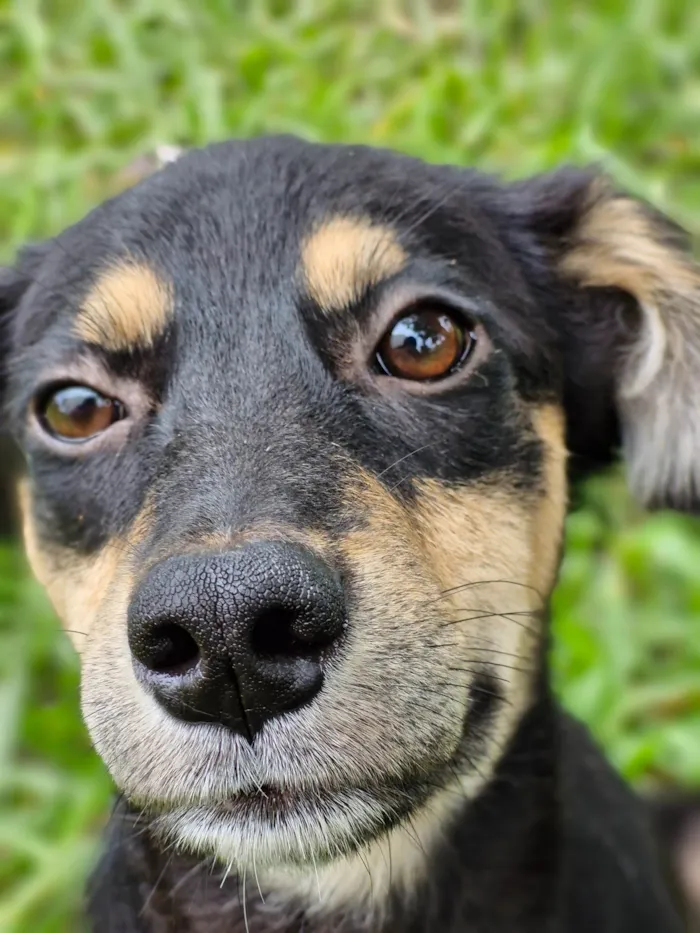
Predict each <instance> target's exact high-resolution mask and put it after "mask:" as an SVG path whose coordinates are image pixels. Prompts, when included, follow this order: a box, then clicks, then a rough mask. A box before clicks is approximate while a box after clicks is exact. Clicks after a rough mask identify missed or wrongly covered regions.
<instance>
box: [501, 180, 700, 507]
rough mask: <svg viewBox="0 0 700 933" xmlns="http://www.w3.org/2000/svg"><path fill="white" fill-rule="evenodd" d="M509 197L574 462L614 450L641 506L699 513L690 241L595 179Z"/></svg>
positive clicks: (695, 312)
mask: <svg viewBox="0 0 700 933" xmlns="http://www.w3.org/2000/svg"><path fill="white" fill-rule="evenodd" d="M510 193H511V194H512V195H514V196H515V197H514V202H512V207H511V216H513V218H514V220H515V222H516V228H517V227H520V230H521V234H522V235H523V236H524V235H525V232H526V231H527V232H528V233H529V234H530V236H531V238H530V239H529V241H528V242H529V243H530V244H531V245H530V246H529V248H530V250H531V251H533V257H532V258H533V261H534V263H535V265H537V264H539V266H540V268H542V270H543V273H544V268H545V267H546V269H547V276H548V280H549V282H550V283H553V285H552V288H553V292H554V295H555V296H556V300H555V301H554V302H553V303H552V310H551V314H552V318H553V323H554V326H555V328H556V330H557V332H558V333H559V335H560V340H561V347H562V352H563V366H564V381H565V407H566V409H567V416H568V421H569V445H570V448H571V450H572V453H573V454H574V456H576V455H578V456H579V457H582V458H584V459H589V460H596V459H598V460H601V459H602V460H604V459H606V456H607V455H608V454H610V453H611V452H612V451H613V449H614V448H615V446H616V444H618V442H619V443H620V444H621V447H622V452H623V456H624V459H625V461H626V465H627V472H628V477H629V482H630V486H631V488H632V491H633V492H634V494H635V495H636V496H637V497H638V498H639V499H640V500H641V501H642V502H643V503H644V504H646V505H649V506H657V507H658V506H664V505H669V506H673V507H676V508H690V509H697V508H698V506H700V265H698V264H697V263H696V262H695V261H694V260H693V258H692V256H691V253H690V246H689V241H688V237H687V235H686V234H685V232H684V231H683V230H681V229H680V228H679V227H678V226H677V225H676V224H674V223H673V222H672V221H670V220H669V219H668V218H667V217H665V216H663V215H662V214H660V213H659V212H658V211H657V210H655V209H654V208H652V207H651V206H649V205H648V204H646V203H645V202H643V201H641V200H638V199H636V198H634V197H631V196H629V195H627V194H624V193H621V192H619V191H617V190H616V189H615V188H614V186H613V185H612V184H611V182H610V181H609V180H608V179H607V178H605V177H604V176H601V175H599V174H597V173H595V172H587V171H579V170H575V169H565V170H562V171H559V172H555V173H553V174H551V175H547V176H541V177H539V178H536V179H534V180H531V181H529V182H523V183H520V184H517V185H515V186H513V188H512V190H511V192H510ZM533 244H534V245H533ZM549 276H551V278H549Z"/></svg>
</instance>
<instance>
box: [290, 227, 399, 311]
mask: <svg viewBox="0 0 700 933" xmlns="http://www.w3.org/2000/svg"><path fill="white" fill-rule="evenodd" d="M406 258H407V257H406V253H405V251H404V249H403V247H402V246H401V245H400V243H399V242H398V240H397V239H396V234H395V233H394V231H393V230H391V229H390V228H389V227H386V226H383V225H380V224H373V223H372V222H371V221H370V220H369V219H368V218H363V217H357V218H353V217H332V218H331V219H330V220H327V221H326V222H325V223H323V224H322V225H321V226H320V227H319V228H318V229H317V230H315V231H314V232H313V233H312V234H311V235H310V236H309V237H307V239H306V240H305V241H304V243H303V244H302V249H301V273H302V277H303V281H304V285H305V287H306V289H307V291H308V293H309V295H310V296H311V298H313V300H314V301H315V302H316V303H317V304H318V305H319V307H320V308H321V309H322V310H323V311H326V312H331V311H334V310H340V309H342V308H346V307H347V306H348V305H349V304H351V303H352V301H353V300H356V299H357V298H358V297H359V296H360V295H361V294H362V292H363V291H364V289H366V288H368V287H370V286H372V285H376V284H377V283H378V282H380V281H381V280H382V279H385V278H388V277H389V276H391V275H395V274H396V273H397V272H399V271H400V270H401V269H402V268H403V266H404V265H405V263H406Z"/></svg>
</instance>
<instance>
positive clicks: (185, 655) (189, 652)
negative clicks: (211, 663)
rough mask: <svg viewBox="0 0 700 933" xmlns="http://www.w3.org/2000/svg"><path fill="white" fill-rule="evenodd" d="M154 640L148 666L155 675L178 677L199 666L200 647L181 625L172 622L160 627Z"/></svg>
mask: <svg viewBox="0 0 700 933" xmlns="http://www.w3.org/2000/svg"><path fill="white" fill-rule="evenodd" d="M152 639H153V640H152V643H151V645H149V649H150V650H149V657H148V661H147V666H148V667H149V668H150V669H151V670H152V671H154V672H155V673H157V674H170V675H172V676H177V675H179V674H186V673H187V672H188V671H191V670H193V669H194V668H195V667H196V666H197V664H198V662H199V658H200V651H199V645H198V644H197V642H196V641H195V640H194V638H192V636H191V635H190V633H189V632H187V631H186V630H185V629H184V628H182V626H181V625H176V624H175V623H172V622H169V623H165V624H163V625H159V626H157V627H156V628H155V630H154V631H153V635H152Z"/></svg>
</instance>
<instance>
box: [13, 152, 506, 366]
mask: <svg viewBox="0 0 700 933" xmlns="http://www.w3.org/2000/svg"><path fill="white" fill-rule="evenodd" d="M496 191H497V186H496V185H495V184H494V183H492V182H491V181H490V179H488V178H485V177H483V176H481V175H479V174H477V173H470V172H466V171H463V170H457V169H454V168H450V167H446V166H435V165H430V164H428V163H423V162H421V161H419V160H417V159H413V158H410V157H408V156H403V155H400V154H397V153H393V152H389V151H384V150H376V149H370V148H364V147H350V146H330V145H318V144H309V143H305V142H302V141H300V140H297V139H294V138H287V137H278V138H266V139H261V140H250V141H233V142H226V143H221V144H216V145H212V146H209V147H207V148H206V149H203V150H194V151H192V152H189V153H186V154H185V155H184V156H182V157H181V158H180V159H179V160H178V161H177V162H176V163H174V164H171V165H168V166H167V167H166V168H164V169H163V170H161V171H159V172H157V173H155V174H154V175H153V176H151V177H150V178H148V179H146V180H145V181H143V182H142V183H140V184H138V185H137V186H135V187H134V188H132V189H129V190H128V191H126V192H123V193H122V194H121V195H119V196H117V197H116V198H114V199H112V200H110V201H108V202H106V203H105V204H103V205H101V206H100V207H98V208H96V209H95V210H94V211H92V212H91V214H89V215H88V216H87V217H86V218H84V219H83V220H82V221H80V222H79V223H78V224H76V225H75V226H73V227H72V228H70V229H68V230H67V231H65V232H64V233H63V234H62V235H61V236H60V237H58V238H57V240H56V243H55V247H54V249H53V250H52V252H51V254H50V257H49V260H48V261H47V263H46V265H45V267H44V268H43V269H42V271H41V282H40V290H41V296H40V300H39V301H30V304H31V309H32V313H31V315H28V317H29V318H30V320H29V321H28V324H29V326H30V328H31V329H34V330H35V331H36V330H38V331H39V332H43V331H44V330H45V324H46V323H50V322H51V321H53V320H56V319H58V326H59V329H65V328H66V327H69V328H70V330H71V332H72V336H73V337H74V338H77V339H78V340H80V341H81V342H87V343H94V344H97V345H99V346H101V347H102V348H104V349H106V350H108V351H122V350H126V351H130V350H132V349H135V348H138V347H145V348H148V347H150V346H152V345H153V344H154V342H155V341H156V339H157V338H158V336H159V335H160V334H162V333H163V332H165V330H166V329H167V327H168V325H169V324H170V323H171V322H173V321H175V322H176V323H177V325H178V327H181V328H184V330H185V332H186V333H187V339H188V341H190V340H191V339H192V338H193V337H194V338H197V337H198V336H199V335H201V333H202V328H205V329H207V328H208V329H210V330H212V331H216V332H217V334H218V335H221V334H224V333H226V332H227V331H230V330H231V329H236V328H240V323H241V320H244V321H245V323H246V328H248V329H250V328H254V329H255V328H259V327H261V326H264V327H266V329H267V331H268V336H269V331H270V329H271V330H273V331H274V330H280V329H281V328H285V327H287V326H288V324H289V323H290V321H291V320H292V319H295V320H297V321H298V320H299V311H300V309H303V308H304V307H308V306H309V305H313V307H314V308H316V309H317V310H320V311H321V312H324V313H325V312H334V316H335V318H336V320H337V319H338V315H340V317H341V319H342V318H343V317H345V316H347V315H348V314H352V313H353V305H354V303H355V302H354V299H357V298H359V297H360V296H361V295H362V294H363V292H365V291H366V289H367V288H368V287H371V286H373V285H376V284H379V283H380V282H382V281H384V280H385V279H387V278H390V277H391V276H393V275H395V274H397V273H399V272H401V271H402V270H403V269H405V268H406V267H407V266H408V265H409V264H410V263H411V262H412V261H414V260H416V259H417V257H422V258H425V257H426V256H428V257H433V258H435V257H437V258H438V259H440V260H441V261H443V262H444V263H445V264H446V267H447V266H449V267H450V269H451V271H450V275H453V274H457V273H460V274H462V275H463V279H464V280H465V281H472V282H476V283H477V286H476V287H477V288H480V289H481V291H482V293H484V294H488V293H489V292H490V293H491V297H492V298H493V299H494V300H495V303H498V300H499V292H500V293H501V294H502V297H503V298H505V299H507V298H508V296H509V295H512V294H513V293H514V292H515V291H517V290H518V285H519V283H518V282H514V281H511V279H512V278H513V275H517V270H516V269H515V267H514V265H513V264H512V263H509V257H508V253H507V250H506V249H505V247H504V244H503V243H502V242H501V241H500V239H499V237H498V235H497V233H496V229H497V224H496V223H494V220H493V216H492V210H493V207H494V201H495V199H494V193H495V192H496ZM496 270H497V271H496ZM489 278H490V279H491V281H490V282H488V281H486V282H485V279H489ZM480 279H481V281H479V280H480ZM35 292H36V290H35ZM34 297H36V294H35V295H34ZM302 316H303V315H302ZM324 316H325V318H326V320H327V319H328V315H327V314H325V315H324V314H322V315H321V323H320V324H319V325H318V326H317V330H319V329H320V330H323V328H324V327H325V324H324V323H323V318H324ZM238 335H239V337H240V336H241V334H240V330H239V331H238Z"/></svg>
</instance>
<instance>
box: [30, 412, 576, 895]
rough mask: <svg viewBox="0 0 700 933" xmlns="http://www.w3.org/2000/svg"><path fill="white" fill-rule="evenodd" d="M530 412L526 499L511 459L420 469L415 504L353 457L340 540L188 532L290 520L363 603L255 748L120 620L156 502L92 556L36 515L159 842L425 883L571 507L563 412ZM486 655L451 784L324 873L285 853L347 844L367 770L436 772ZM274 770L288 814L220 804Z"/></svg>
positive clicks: (236, 539)
mask: <svg viewBox="0 0 700 933" xmlns="http://www.w3.org/2000/svg"><path fill="white" fill-rule="evenodd" d="M526 417H527V418H529V419H530V420H531V423H532V427H531V428H530V430H532V431H533V432H535V433H536V434H537V436H538V437H539V438H540V440H541V441H542V444H543V467H542V488H541V490H540V491H539V492H538V491H534V492H532V493H531V494H529V495H525V496H524V495H523V494H522V493H521V492H519V491H518V490H517V489H516V488H515V486H514V485H513V482H512V479H511V477H509V476H508V475H507V474H504V475H499V476H497V477H494V478H493V480H492V481H489V482H479V483H474V484H469V485H464V486H461V487H460V486H453V485H447V484H442V483H439V482H436V481H431V480H423V481H421V482H419V483H418V484H417V489H416V492H417V497H416V501H415V503H414V504H411V505H406V504H404V503H402V502H401V501H399V500H398V499H396V498H395V497H394V496H393V495H392V494H391V493H390V492H389V491H388V490H387V489H386V487H385V486H383V485H382V484H381V482H380V481H379V480H378V479H377V478H376V477H374V476H373V475H371V474H369V473H367V472H365V471H363V470H361V469H359V468H357V467H356V469H355V473H354V477H353V479H352V480H351V481H349V482H348V484H347V487H346V489H345V491H344V497H343V498H344V501H345V503H346V506H345V509H346V513H347V514H346V516H345V519H346V520H347V521H348V522H350V523H351V525H352V526H353V528H354V530H352V531H350V532H349V533H348V534H347V535H346V536H345V537H342V538H340V539H338V540H336V541H330V540H328V539H327V538H326V537H325V536H323V535H316V534H314V535H311V536H308V535H307V534H306V532H305V531H304V530H303V529H301V530H297V531H295V530H293V529H292V530H290V529H280V528H276V527H269V526H267V525H264V526H263V525H261V526H260V527H259V528H254V529H250V530H248V531H244V532H241V533H238V532H229V531H223V532H222V533H221V534H220V535H215V536H213V537H212V538H211V539H207V541H206V542H205V541H204V540H203V541H200V542H197V543H196V546H197V549H198V550H200V549H201V548H202V546H205V547H211V548H215V549H217V550H218V549H220V548H221V547H227V546H231V545H232V544H234V545H235V544H238V543H240V542H241V541H242V540H252V539H253V538H257V539H259V538H260V537H266V536H269V537H277V538H279V537H280V535H282V536H284V537H285V538H286V539H288V540H299V541H302V542H303V543H306V544H307V545H308V546H311V547H312V548H313V549H314V550H316V551H317V552H318V553H323V554H324V555H325V557H326V559H328V560H329V561H331V562H332V561H333V560H334V556H335V555H337V554H338V553H340V554H341V555H342V557H343V560H344V562H345V565H346V566H347V567H348V568H349V570H350V582H349V586H350V605H351V606H352V614H351V618H350V620H349V622H350V626H349V628H348V631H347V636H346V642H345V645H344V649H343V659H342V663H340V664H337V665H334V666H333V667H332V668H330V669H329V670H328V671H327V674H326V680H325V684H324V689H323V692H322V694H321V696H320V698H319V700H318V701H317V702H314V703H312V704H310V705H309V706H307V707H304V708H302V709H300V710H297V711H295V712H294V713H291V714H289V715H287V716H285V717H281V718H280V719H277V720H272V721H270V722H269V723H267V724H266V726H265V728H264V730H263V731H262V732H261V734H260V735H259V736H258V737H257V738H256V742H255V744H254V745H253V746H251V745H249V744H248V743H247V742H246V741H244V740H243V739H242V738H241V737H240V736H237V735H235V734H233V733H224V732H222V731H221V730H217V729H216V728H214V727H210V726H207V725H205V724H199V725H196V724H191V723H185V722H180V721H176V720H174V719H173V718H171V717H170V716H168V715H167V714H165V713H164V712H163V710H162V709H161V708H160V707H159V706H158V704H157V703H156V702H155V700H154V699H153V698H152V697H151V696H150V695H149V694H148V693H147V692H146V691H144V690H143V689H142V687H141V686H140V685H139V684H138V682H137V680H136V676H135V673H134V668H133V665H132V663H131V656H130V653H129V647H128V640H127V627H126V617H127V610H128V604H129V598H130V594H131V592H132V590H133V586H134V581H135V579H136V577H135V573H134V568H133V566H132V562H133V546H132V545H133V543H134V541H135V540H137V539H142V538H143V535H144V534H146V533H147V530H148V527H149V525H150V511H151V506H150V505H149V504H148V503H147V504H146V505H145V506H144V510H143V512H142V517H140V519H139V520H137V522H136V523H135V524H134V527H133V528H132V530H131V531H130V532H129V534H127V535H126V536H125V540H124V541H123V542H114V543H113V544H112V545H110V546H109V547H108V548H107V549H106V550H105V551H104V552H103V553H102V554H101V555H100V556H99V557H97V558H96V559H94V560H93V561H90V562H85V564H83V563H80V564H75V563H74V564H73V565H68V564H60V565H59V562H57V561H56V560H55V558H54V556H53V555H52V554H47V553H46V552H45V550H43V549H42V547H41V545H40V544H39V543H38V542H37V537H36V528H35V527H34V526H33V524H32V522H31V520H30V518H28V519H27V520H26V522H25V527H26V535H27V542H28V547H29V549H30V551H31V553H32V555H33V560H32V563H33V566H34V567H35V571H36V572H37V574H38V575H39V576H40V578H41V579H42V582H44V583H45V585H46V586H47V588H48V589H49V591H50V593H51V594H52V598H53V600H54V603H55V604H56V606H57V609H58V611H59V613H60V614H61V616H62V618H63V619H64V620H65V622H66V624H68V625H70V627H71V628H73V627H80V628H81V629H82V630H83V631H85V632H86V633H87V637H86V639H85V644H84V645H83V646H82V649H83V650H82V660H83V695H82V700H83V712H84V715H85V719H86V722H87V724H88V728H89V729H90V733H91V736H92V738H93V741H94V742H95V745H96V747H97V750H98V751H99V753H100V754H101V755H102V757H103V758H104V760H105V761H106V763H107V765H108V767H109V768H110V770H111V772H112V774H113V776H114V778H115V780H116V781H117V783H118V785H119V786H120V788H122V789H123V790H124V791H125V792H126V793H127V795H131V796H133V798H134V800H135V802H136V803H137V804H140V803H149V804H153V803H154V802H158V803H159V804H167V810H166V811H165V812H164V813H163V814H162V816H160V817H159V819H158V830H159V831H160V832H161V833H162V834H163V836H164V838H165V839H166V840H168V841H170V840H173V839H177V840H178V841H179V842H180V843H181V844H184V845H186V846H187V847H188V848H191V849H192V850H194V851H201V852H206V853H211V851H212V850H214V851H215V852H216V853H217V854H218V856H219V858H220V859H221V860H222V861H223V862H224V864H227V863H229V862H232V863H234V864H235V865H236V866H237V867H238V868H239V869H240V868H241V867H243V868H244V869H245V870H246V871H249V872H253V871H259V872H260V875H261V877H262V878H263V880H264V883H266V884H267V883H269V884H271V885H272V886H273V888H274V889H275V890H276V892H277V895H278V896H279V897H281V898H284V897H285V896H288V895H290V894H291V895H296V896H298V897H302V898H303V899H305V900H308V903H309V904H314V903H318V893H317V890H318V886H320V887H321V890H322V896H321V897H322V902H321V904H319V905H318V908H317V909H318V910H319V911H323V910H331V909H336V908H342V907H343V906H344V905H355V907H356V908H361V909H365V910H367V911H371V910H381V905H382V903H383V902H385V897H386V894H387V892H388V890H389V885H390V883H392V884H394V885H397V886H404V887H405V889H406V890H410V889H412V888H413V887H414V886H415V882H416V879H417V878H418V877H419V876H420V874H421V872H422V870H423V866H424V853H425V848H426V847H429V846H431V845H432V844H433V843H434V841H435V839H436V838H437V837H438V836H439V834H440V833H441V832H442V830H443V828H444V826H445V823H446V821H447V820H448V818H449V813H450V811H451V808H452V807H453V806H456V805H458V804H459V802H460V800H461V799H463V795H467V796H468V797H471V796H474V795H475V794H477V793H478V791H479V788H480V787H481V786H482V785H483V783H484V782H485V781H486V780H488V777H489V775H490V773H491V771H492V769H493V767H494V765H495V763H496V761H497V760H498V757H499V755H500V754H501V751H502V748H503V746H504V745H505V743H506V742H507V741H508V739H509V738H510V736H511V735H512V733H513V730H514V728H515V726H516V724H517V721H518V720H519V718H520V716H521V715H522V713H523V711H524V710H525V709H526V708H527V706H528V704H529V702H530V691H529V685H530V683H531V677H530V676H529V670H530V668H531V664H532V652H533V648H534V646H535V645H536V644H537V643H538V640H539V634H540V617H539V613H540V610H541V608H542V598H543V595H544V594H543V593H541V590H542V588H543V587H546V586H549V585H550V584H551V582H552V580H553V578H554V573H555V569H556V559H557V546H556V544H555V543H554V542H556V540H558V536H559V534H560V532H561V525H562V524H563V512H564V508H565V493H564V478H563V475H564V463H565V454H564V450H563V440H562V436H563V419H562V417H561V413H560V412H559V411H558V409H556V408H553V407H545V408H542V409H539V410H536V411H534V412H532V413H530V414H527V413H526ZM523 430H525V431H527V430H528V425H527V421H526V420H524V422H523ZM27 505H28V503H25V515H26V516H30V515H31V510H30V509H29V508H27V507H26V506H27ZM557 525H558V527H557ZM550 541H551V542H552V543H550ZM160 556H161V557H162V556H164V555H160ZM147 563H148V561H147ZM138 569H139V572H143V569H144V567H143V564H140V565H139V568H138ZM453 588H454V589H453ZM448 591H449V592H448ZM477 668H478V669H484V668H485V669H487V670H491V671H492V672H493V673H494V674H495V676H496V677H498V679H499V686H501V687H502V689H503V691H504V692H505V694H506V700H507V703H505V704H504V705H503V706H502V707H501V710H500V712H499V713H498V717H497V721H496V723H495V727H494V728H493V729H492V730H491V731H490V734H489V736H488V738H487V740H486V742H485V744H484V745H483V746H482V747H480V748H479V750H478V751H476V750H475V751H474V753H473V756H472V764H471V765H470V767H469V768H468V769H466V768H465V770H464V772H463V773H461V774H456V775H455V781H456V784H455V786H454V787H450V788H447V789H446V791H445V792H444V793H443V794H440V795H437V796H436V797H435V798H434V799H431V801H430V803H429V805H428V806H426V808H425V809H424V810H422V811H420V812H418V813H416V814H415V815H414V818H413V820H412V823H411V824H409V825H408V826H407V827H404V828H401V829H399V830H396V831H395V832H393V833H391V834H390V837H389V838H388V839H384V840H383V841H381V842H377V843H374V844H373V845H370V846H369V847H368V849H367V850H366V851H363V852H362V853H361V854H359V855H349V856H347V857H345V858H342V859H340V860H338V861H337V862H335V863H333V864H331V865H329V866H327V867H324V866H319V872H318V880H317V873H316V871H315V870H310V871H309V870H307V871H301V870H300V869H294V868H291V867H290V866H291V865H292V864H293V863H294V862H298V861H299V860H300V859H302V860H304V861H305V862H306V863H307V864H308V863H309V861H310V860H311V861H312V862H313V853H314V851H321V849H322V848H323V847H324V846H325V845H326V844H327V843H328V842H329V840H330V842H331V844H332V845H333V846H337V847H338V850H339V851H346V850H347V849H348V848H349V847H350V845H351V844H352V840H353V838H354V836H355V835H356V833H357V832H358V831H360V829H361V828H362V827H364V826H368V825H374V823H375V821H378V820H381V818H382V816H381V812H380V811H379V809H378V805H377V804H376V803H373V802H372V799H371V795H368V794H367V791H366V788H368V787H370V786H371V785H372V783H373V782H379V783H382V782H385V781H387V779H391V778H399V777H402V776H404V775H405V774H406V773H407V771H410V773H418V774H421V773H425V774H427V775H430V774H432V773H433V770H434V769H435V768H436V767H439V766H440V763H441V762H442V763H443V765H444V766H446V765H447V762H449V761H450V760H451V758H452V756H453V755H454V754H455V752H456V750H457V748H458V747H459V744H460V742H461V741H462V729H463V719H464V713H465V709H466V704H467V702H468V698H469V689H470V684H471V683H472V682H473V680H474V676H475V671H476V669H477ZM350 697H351V698H352V702H348V698H350ZM379 708H381V711H382V714H381V715H377V710H378V709H379ZM416 710H419V711H420V715H416ZM174 749H176V750H177V753H176V754H173V750H174ZM266 783H271V784H275V785H277V786H279V787H283V788H285V787H286V788H289V789H290V790H291V791H296V792H299V791H303V792H309V793H308V799H309V807H310V809H309V811H308V812H306V813H304V814H300V815H299V816H293V815H292V816H287V817H284V818H283V817H280V820H279V821H278V822H277V823H276V824H275V825H274V826H272V825H271V824H270V823H265V822H261V821H258V822H256V821H255V819H254V818H253V817H252V816H251V818H250V820H248V821H246V822H245V823H241V822H239V823H237V824H234V825H231V824H227V823H226V821H225V819H223V820H222V819H221V818H220V817H219V816H218V815H217V812H218V811H217V810H216V807H217V806H219V805H221V804H222V803H225V802H230V801H231V800H232V799H235V797H236V795H237V794H239V793H241V792H250V791H253V790H255V789H256V788H259V787H260V786H261V785H263V784H266ZM328 787H342V788H347V789H348V790H347V794H346V795H345V798H344V802H343V805H342V806H340V807H338V808H335V809H328V808H326V809H325V810H324V809H323V808H319V809H317V810H316V811H314V810H313V801H314V800H315V799H316V795H317V794H318V793H319V791H322V790H323V788H328ZM416 835H417V836H418V839H417V840H416V838H415V837H416ZM389 848H390V849H391V860H390V862H388V861H387V858H388V856H389ZM368 863H369V864H370V867H371V873H372V878H373V881H372V885H369V883H368V881H367V872H366V868H365V866H366V865H367V864H368ZM389 864H391V869H390V868H389V867H388V866H389ZM285 866H286V867H285ZM390 873H391V874H390ZM251 876H252V875H251Z"/></svg>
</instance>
